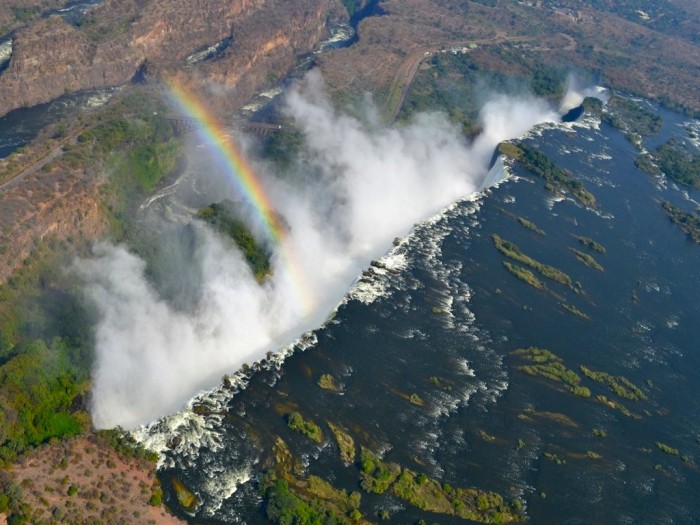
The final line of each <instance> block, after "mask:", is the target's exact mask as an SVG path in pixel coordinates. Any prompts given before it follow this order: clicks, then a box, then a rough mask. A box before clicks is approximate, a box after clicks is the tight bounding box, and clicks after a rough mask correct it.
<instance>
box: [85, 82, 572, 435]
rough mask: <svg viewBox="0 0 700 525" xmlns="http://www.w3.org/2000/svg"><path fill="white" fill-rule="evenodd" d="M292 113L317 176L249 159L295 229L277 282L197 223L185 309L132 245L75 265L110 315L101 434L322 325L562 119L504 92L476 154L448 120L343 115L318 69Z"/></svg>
mask: <svg viewBox="0 0 700 525" xmlns="http://www.w3.org/2000/svg"><path fill="white" fill-rule="evenodd" d="M171 87H173V86H171ZM176 89H181V88H177V87H173V90H176ZM182 93H184V92H181V93H180V94H179V95H175V96H176V97H178V96H179V97H180V99H181V102H182V99H183V98H187V97H189V99H188V100H189V102H185V103H189V104H190V105H191V106H192V108H194V109H192V111H195V110H196V104H197V101H196V99H195V98H194V96H193V95H192V94H189V93H185V94H182ZM286 112H287V114H288V116H289V117H291V118H292V119H293V120H294V122H295V124H296V126H297V127H298V128H299V129H300V130H301V131H302V133H303V135H304V138H305V148H304V152H303V154H302V155H303V156H304V163H302V164H300V165H303V166H305V169H306V170H307V171H306V172H305V173H297V174H296V175H295V176H294V177H285V178H281V177H275V176H273V175H272V174H270V173H268V172H267V171H266V170H265V169H264V168H263V167H261V166H255V165H253V164H246V166H247V167H248V169H249V171H248V172H247V175H248V176H250V177H252V178H253V179H254V182H255V184H257V185H258V186H259V188H260V191H261V192H262V195H263V196H264V199H265V201H266V202H268V203H269V206H268V208H269V210H275V212H276V213H279V214H280V215H281V216H283V217H284V218H285V221H286V222H287V223H288V224H289V231H288V233H286V234H285V235H284V236H283V238H278V239H276V242H275V243H274V244H272V246H273V249H274V253H273V256H272V261H271V262H272V268H273V273H272V275H271V277H270V278H269V279H268V280H266V281H265V282H264V283H263V284H258V283H257V282H256V281H255V278H254V276H253V275H252V273H251V271H250V269H249V268H248V266H247V265H246V263H245V261H244V259H243V257H242V256H241V255H240V254H239V253H238V252H237V251H236V250H235V249H232V248H231V247H229V246H227V245H226V244H225V243H223V242H222V241H221V240H220V239H219V238H218V237H217V236H216V235H214V234H213V233H211V232H210V231H208V230H207V228H206V227H205V226H204V225H201V224H200V225H195V229H196V230H197V232H198V235H199V237H200V238H201V239H202V241H201V242H200V243H199V244H198V247H197V250H196V253H195V254H194V257H193V260H194V261H196V262H195V266H196V267H193V268H191V271H192V273H193V274H194V273H197V274H198V275H199V276H200V278H199V281H198V282H199V283H200V284H199V286H200V287H201V291H200V293H199V296H198V301H197V305H196V307H195V308H192V309H191V310H189V311H186V312H183V311H180V310H177V309H175V308H173V307H172V305H170V304H169V303H168V302H167V301H166V300H164V299H163V298H161V297H159V295H158V294H157V293H156V291H155V289H154V287H153V286H152V285H151V284H150V283H149V281H148V280H147V278H146V275H145V271H144V270H145V265H144V263H143V262H142V261H141V260H139V259H138V258H137V257H136V256H134V255H132V254H130V253H129V252H128V251H127V250H126V249H125V248H124V247H118V246H113V245H109V244H99V245H97V246H96V247H95V249H94V257H93V258H91V259H83V260H79V261H76V264H75V268H76V271H77V272H78V273H79V274H80V275H81V276H82V277H83V279H84V280H85V282H86V290H87V294H88V296H89V297H90V298H91V299H92V300H93V301H94V303H95V304H96V306H97V308H98V312H99V314H100V321H99V323H98V325H97V327H96V363H95V367H94V371H93V385H94V386H93V407H92V416H93V421H94V423H95V425H96V426H97V427H111V426H115V425H121V426H123V427H125V428H133V427H135V426H138V425H139V424H143V423H147V422H149V421H151V420H153V419H155V418H157V417H159V416H161V415H163V414H165V413H167V412H169V411H173V410H176V409H178V408H179V407H180V406H182V404H183V403H184V402H185V401H186V400H187V399H189V398H190V397H191V396H192V395H193V394H194V393H196V391H197V390H199V389H202V388H205V387H207V386H211V385H212V383H214V382H215V381H217V380H218V378H219V377H220V376H221V374H223V373H227V372H232V371H233V370H235V369H237V368H239V367H240V366H241V365H242V364H243V363H244V362H246V361H251V360H255V359H259V358H261V357H263V356H264V354H265V352H267V351H270V350H275V349H277V348H279V347H281V346H283V345H285V344H286V343H288V342H289V341H291V340H293V339H294V338H295V337H296V336H298V335H299V334H300V333H302V332H303V331H305V330H308V329H310V328H313V327H314V326H318V324H320V323H321V322H322V321H323V319H324V318H325V316H326V315H327V314H328V312H329V311H330V310H331V309H332V308H333V307H334V306H335V305H336V304H338V302H339V301H340V299H341V298H342V297H343V295H344V294H345V293H346V291H347V289H348V288H349V286H350V285H351V284H352V282H353V280H354V279H355V277H356V276H357V275H358V274H359V273H360V272H361V270H362V269H363V268H364V267H366V265H367V264H368V263H369V261H371V260H372V259H373V258H376V257H378V256H380V255H382V254H383V253H384V252H385V251H386V250H387V247H388V246H390V244H391V241H392V239H394V238H395V237H396V236H401V235H405V234H406V233H407V231H408V230H409V229H410V228H411V226H412V225H413V224H415V223H416V222H418V221H420V220H423V219H425V218H427V217H429V216H431V215H433V214H435V213H436V212H438V211H439V210H440V209H442V208H443V207H445V206H446V205H449V204H451V203H452V202H454V201H455V200H456V199H458V198H460V197H463V196H465V195H468V194H470V193H472V192H474V191H476V190H477V189H478V188H480V184H481V182H482V181H483V178H484V176H485V175H486V172H487V171H488V164H489V161H490V159H491V156H492V153H493V150H494V147H495V146H496V145H497V144H498V142H500V141H502V140H506V139H509V138H514V137H516V136H519V135H521V134H522V133H524V132H525V131H527V130H528V129H530V128H531V127H532V126H534V125H536V124H538V123H541V122H545V121H557V120H558V118H559V117H558V115H557V114H556V113H555V112H553V111H552V110H551V109H550V108H549V106H548V105H547V104H546V103H544V102H543V101H541V100H538V99H534V98H532V97H519V98H513V97H504V96H495V97H492V98H491V99H490V100H489V102H487V103H486V104H485V106H484V108H483V110H482V113H481V120H482V124H483V128H484V132H483V134H482V135H480V137H479V138H478V139H477V140H476V141H475V142H474V143H473V144H471V145H467V144H466V143H465V142H464V139H463V137H462V136H461V134H460V133H459V131H458V130H457V129H456V128H455V127H454V126H453V125H451V124H450V123H449V122H448V121H447V120H446V118H445V117H444V115H442V114H439V113H431V114H421V115H418V116H417V117H416V118H415V119H414V121H413V122H412V123H410V124H408V125H405V126H400V127H390V128H382V127H379V126H377V125H376V123H377V122H378V119H377V118H376V113H372V110H369V111H368V117H367V118H366V119H364V121H360V120H359V119H357V118H354V117H350V116H348V115H344V114H342V113H340V112H338V111H336V110H335V109H334V108H333V107H332V105H331V103H330V102H329V100H328V98H327V96H326V95H325V93H324V89H323V81H322V79H321V76H320V74H318V73H314V72H312V73H311V74H310V75H308V76H307V78H306V79H305V80H304V82H302V83H301V84H300V85H298V86H297V87H296V88H294V89H293V90H292V91H291V93H290V94H289V95H288V97H287V102H286ZM373 115H374V116H373ZM207 117H208V115H204V120H205V121H206V118H207ZM363 122H364V123H363ZM206 127H207V124H206V122H205V124H204V126H203V128H206ZM202 133H203V137H204V138H208V140H207V141H206V143H207V144H209V147H211V148H213V152H214V154H215V155H217V154H218V155H223V156H226V155H239V156H240V151H239V150H237V149H235V148H236V146H235V145H234V144H233V142H222V141H221V139H220V138H219V137H218V136H217V133H215V131H213V128H211V127H210V129H209V130H208V131H207V130H206V129H205V130H204V131H203V132H202ZM207 135H209V136H208V137H207ZM217 141H219V142H218V144H217ZM227 148H228V151H225V150H226V149H227ZM217 151H218V153H217ZM241 158H242V157H241ZM223 166H224V168H225V169H229V170H235V169H236V167H235V166H232V165H231V163H228V166H227V163H226V162H224V163H223ZM309 173H312V174H313V175H309ZM229 175H230V182H231V188H230V192H231V195H230V196H234V197H237V198H240V196H241V192H240V187H239V188H236V187H235V186H236V178H240V176H241V175H240V173H239V174H235V173H234V174H231V173H229ZM243 194H244V196H245V191H244V192H243ZM223 197H226V195H221V194H218V195H216V196H214V197H213V198H212V200H220V199H221V198H223ZM261 213H262V212H261ZM259 215H260V214H259ZM253 226H254V225H253ZM285 250H289V251H291V252H293V253H294V254H295V259H294V265H295V268H296V270H295V271H297V272H298V273H299V275H300V277H301V279H300V280H299V281H295V280H294V279H290V278H289V275H290V273H289V271H288V267H289V264H290V263H289V257H288V256H287V255H285ZM182 278H183V279H186V278H187V276H186V275H185V276H182ZM299 282H303V287H304V289H303V290H302V291H301V292H300V290H299V289H298V286H297V284H298V283H299ZM300 293H302V294H304V295H308V296H309V297H313V298H315V300H314V302H313V308H312V310H311V311H308V310H307V309H306V308H305V307H304V306H303V305H302V304H300V301H299V294H300Z"/></svg>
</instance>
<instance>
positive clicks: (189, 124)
mask: <svg viewBox="0 0 700 525" xmlns="http://www.w3.org/2000/svg"><path fill="white" fill-rule="evenodd" d="M165 120H167V121H168V122H170V123H171V124H172V126H173V129H174V130H175V133H177V134H178V135H184V134H186V133H190V132H191V131H194V130H195V129H197V128H198V127H200V126H201V125H202V121H201V120H199V119H196V118H191V117H185V116H177V115H173V116H167V117H165ZM219 124H220V125H221V127H222V128H228V127H230V126H225V125H224V124H221V123H219ZM238 129H240V130H241V131H243V132H245V133H248V134H251V135H255V136H257V137H259V138H264V137H267V136H268V135H270V134H271V133H275V132H277V131H280V130H281V129H283V126H282V125H281V124H271V123H269V122H250V121H248V122H243V123H241V124H240V125H239V126H238Z"/></svg>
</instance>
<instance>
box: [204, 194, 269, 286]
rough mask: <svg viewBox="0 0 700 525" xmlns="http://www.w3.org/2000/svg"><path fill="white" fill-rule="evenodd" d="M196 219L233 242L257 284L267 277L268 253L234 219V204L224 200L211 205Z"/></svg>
mask: <svg viewBox="0 0 700 525" xmlns="http://www.w3.org/2000/svg"><path fill="white" fill-rule="evenodd" d="M196 217H197V218H198V219H201V220H203V221H205V222H206V223H208V224H210V225H211V226H213V227H214V229H215V230H216V231H218V232H220V233H222V234H224V235H226V236H227V237H229V238H230V239H231V240H233V242H234V243H235V244H236V246H238V248H239V249H240V250H241V252H242V253H243V256H244V257H245V260H246V261H247V262H248V265H249V266H250V269H251V270H252V271H253V273H254V274H255V278H256V279H257V280H258V282H262V280H263V279H265V277H266V276H267V275H269V273H270V251H269V250H268V249H266V248H265V247H264V246H263V245H262V244H261V243H260V242H258V241H257V240H256V239H255V237H253V235H252V234H251V232H250V230H249V229H248V228H247V227H246V226H245V224H244V223H243V222H242V221H240V220H239V219H237V218H236V205H235V203H233V202H231V201H228V200H224V201H222V202H219V203H214V204H211V205H209V206H207V207H206V208H202V209H201V210H199V212H197V215H196Z"/></svg>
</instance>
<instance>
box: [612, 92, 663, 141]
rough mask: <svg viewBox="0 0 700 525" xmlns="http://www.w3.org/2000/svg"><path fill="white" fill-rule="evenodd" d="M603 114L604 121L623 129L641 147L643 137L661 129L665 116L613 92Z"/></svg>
mask: <svg viewBox="0 0 700 525" xmlns="http://www.w3.org/2000/svg"><path fill="white" fill-rule="evenodd" d="M605 109H606V111H605V112H603V113H602V114H601V118H602V120H603V121H604V122H607V123H608V124H610V125H611V126H613V127H615V128H617V129H619V130H621V131H622V132H623V133H624V134H625V136H626V137H627V139H628V140H629V141H630V142H631V143H632V144H634V145H635V146H636V147H638V148H641V146H642V143H641V138H642V137H647V136H651V135H656V134H657V133H658V132H659V131H661V127H662V126H663V118H661V116H659V115H657V114H655V113H652V112H651V111H648V110H646V109H644V108H643V107H642V106H640V104H639V103H638V102H635V101H634V100H631V99H629V98H624V97H621V96H619V95H616V94H613V95H612V96H611V97H610V99H609V100H608V103H607V104H606V108H605Z"/></svg>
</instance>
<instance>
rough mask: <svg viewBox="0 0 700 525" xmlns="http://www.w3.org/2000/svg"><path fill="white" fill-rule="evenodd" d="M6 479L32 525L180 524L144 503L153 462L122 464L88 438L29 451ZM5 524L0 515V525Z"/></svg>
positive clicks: (110, 451) (150, 489) (150, 490)
mask: <svg viewBox="0 0 700 525" xmlns="http://www.w3.org/2000/svg"><path fill="white" fill-rule="evenodd" d="M8 474H9V476H10V477H11V478H12V480H13V481H14V482H16V483H18V484H19V485H20V486H21V487H22V493H23V500H24V501H25V502H26V503H27V504H29V505H30V507H31V508H32V509H33V522H38V521H42V522H46V523H144V524H145V523H149V524H152V525H157V524H177V523H182V521H180V520H179V519H178V518H175V517H174V516H172V515H170V514H168V513H167V511H166V510H165V509H164V508H163V507H162V506H158V507H153V506H151V505H149V504H148V501H149V499H150V497H151V495H152V493H153V487H154V483H157V481H156V478H155V465H154V464H153V463H149V462H147V461H144V460H136V459H133V458H130V459H127V460H125V459H122V458H121V457H120V456H119V455H118V454H117V453H116V452H115V451H114V450H113V449H111V448H109V447H106V446H103V445H99V444H96V442H95V441H94V439H93V438H90V437H78V438H73V439H69V440H66V441H63V442H61V443H60V444H57V445H46V446H43V447H40V448H38V449H36V450H33V451H32V452H30V453H29V454H28V455H27V456H25V457H24V459H22V460H20V461H19V462H18V463H17V464H16V465H14V466H13V468H12V469H11V470H10V471H9V473H8ZM72 487H75V488H72ZM75 489H77V491H76V490H75ZM70 494H72V495H70ZM52 520H53V521H52ZM5 523H6V516H4V515H0V525H4V524H5Z"/></svg>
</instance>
